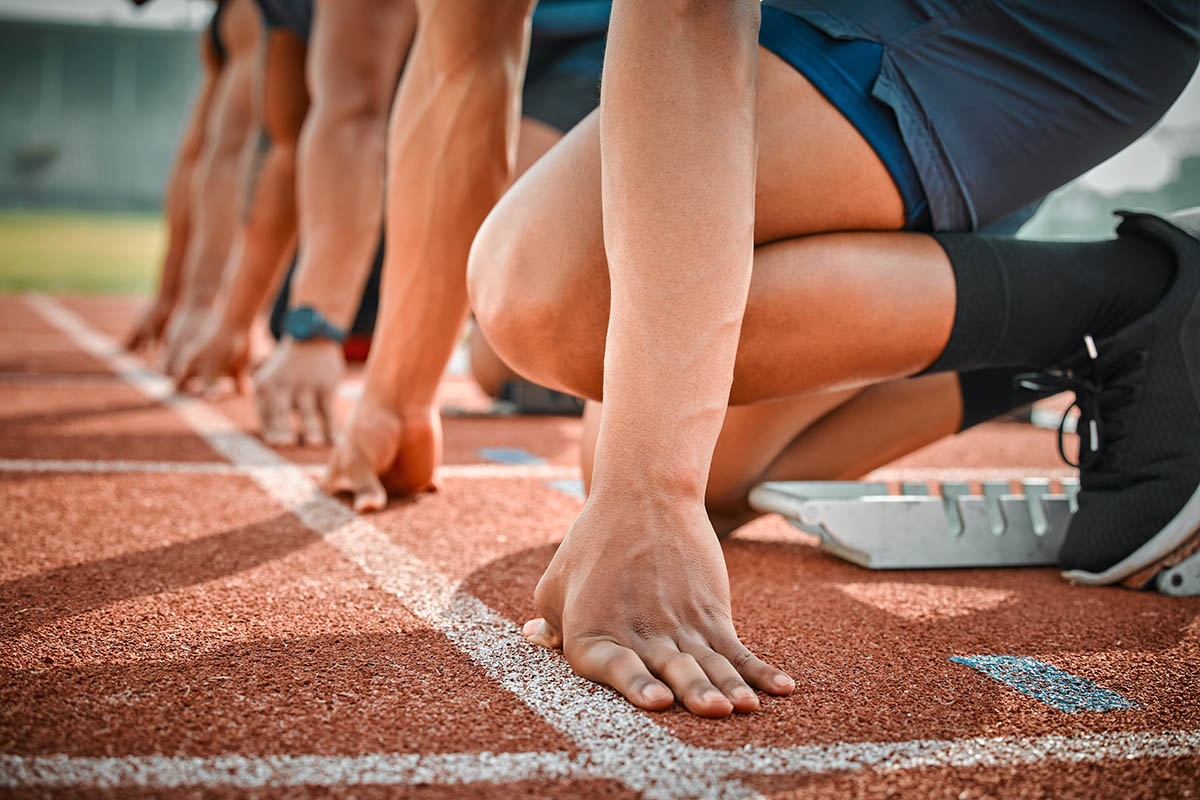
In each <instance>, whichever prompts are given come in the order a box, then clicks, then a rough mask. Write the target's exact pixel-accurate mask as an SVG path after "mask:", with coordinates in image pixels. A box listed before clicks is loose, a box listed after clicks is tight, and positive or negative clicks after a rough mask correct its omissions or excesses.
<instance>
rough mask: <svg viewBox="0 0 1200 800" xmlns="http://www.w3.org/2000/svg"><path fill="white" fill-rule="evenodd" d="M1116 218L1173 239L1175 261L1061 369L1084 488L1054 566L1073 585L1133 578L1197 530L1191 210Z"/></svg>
mask: <svg viewBox="0 0 1200 800" xmlns="http://www.w3.org/2000/svg"><path fill="white" fill-rule="evenodd" d="M1124 216H1125V221H1124V222H1122V223H1121V226H1120V227H1119V228H1118V233H1119V234H1120V235H1122V236H1140V237H1145V238H1149V239H1152V240H1154V241H1156V242H1159V243H1160V244H1162V245H1163V246H1165V247H1168V248H1170V249H1171V251H1172V252H1173V253H1175V256H1176V263H1177V271H1176V275H1175V279H1174V281H1173V282H1172V284H1171V286H1170V288H1169V289H1168V290H1167V293H1166V295H1165V296H1164V297H1163V298H1162V299H1161V300H1160V301H1159V303H1158V305H1157V306H1155V307H1154V309H1152V310H1151V311H1150V312H1149V313H1148V314H1146V315H1145V316H1143V317H1142V318H1141V319H1139V320H1137V321H1135V322H1133V323H1132V324H1130V325H1128V326H1127V327H1126V328H1124V329H1123V330H1121V331H1119V332H1117V333H1116V334H1114V335H1113V336H1111V337H1108V338H1106V339H1100V340H1092V339H1091V338H1090V337H1088V338H1087V339H1086V340H1085V344H1086V349H1085V352H1084V353H1083V354H1081V356H1080V358H1079V365H1078V366H1076V367H1075V368H1074V369H1072V370H1071V371H1070V372H1068V373H1065V374H1064V376H1063V377H1064V378H1065V380H1066V381H1068V383H1069V384H1070V385H1071V388H1074V389H1075V391H1076V402H1077V404H1078V405H1079V407H1080V412H1081V415H1080V420H1079V425H1078V430H1079V443H1080V459H1079V461H1080V485H1081V491H1080V494H1079V510H1078V512H1077V513H1076V514H1075V516H1074V518H1073V519H1072V520H1071V525H1070V528H1069V529H1068V531H1067V537H1066V540H1065V541H1064V543H1063V547H1062V550H1061V551H1060V553H1059V566H1060V567H1061V568H1062V569H1063V570H1064V573H1063V575H1064V577H1065V578H1067V579H1068V580H1070V581H1073V582H1075V583H1082V584H1091V585H1101V584H1112V583H1118V582H1121V583H1124V584H1125V585H1128V586H1131V587H1133V588H1141V587H1142V586H1145V585H1146V584H1147V583H1149V582H1150V580H1152V579H1153V578H1154V576H1155V575H1156V574H1157V573H1158V572H1159V571H1160V570H1161V569H1163V568H1165V567H1168V566H1171V565H1172V564H1173V563H1175V562H1177V561H1178V560H1180V559H1181V558H1183V557H1184V556H1186V554H1187V553H1188V552H1190V549H1192V546H1193V545H1194V543H1195V540H1196V539H1197V531H1198V530H1200V447H1198V446H1197V443H1198V442H1200V208H1196V209H1190V210H1189V211H1185V212H1179V213H1178V214H1175V215H1172V216H1171V217H1170V218H1168V219H1162V218H1159V217H1155V216H1152V215H1149V214H1125V215H1124Z"/></svg>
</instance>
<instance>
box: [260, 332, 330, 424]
mask: <svg viewBox="0 0 1200 800" xmlns="http://www.w3.org/2000/svg"><path fill="white" fill-rule="evenodd" d="M345 372H346V359H345V357H344V356H343V355H342V346H341V345H340V344H339V343H337V342H334V341H331V340H328V339H318V340H314V341H309V342H298V341H296V340H295V339H293V338H291V337H290V336H285V337H284V338H283V339H282V340H280V342H279V344H278V345H276V347H275V351H274V352H272V353H271V356H270V357H269V358H268V359H267V360H266V361H265V362H263V365H262V366H261V367H259V368H258V371H257V372H255V373H254V400H255V403H256V404H257V406H258V419H259V423H260V426H261V430H262V437H263V439H265V440H266V441H267V442H268V443H269V444H296V442H297V441H303V442H304V443H305V444H309V445H314V446H318V447H319V446H321V445H325V444H327V443H328V442H329V441H330V439H331V438H332V437H331V433H332V431H333V394H334V392H335V391H336V390H337V385H338V381H340V380H341V378H342V375H343V374H344V373H345ZM292 412H296V413H297V415H298V417H299V431H297V427H296V422H295V420H293V419H292Z"/></svg>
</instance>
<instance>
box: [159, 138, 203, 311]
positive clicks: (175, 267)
mask: <svg viewBox="0 0 1200 800" xmlns="http://www.w3.org/2000/svg"><path fill="white" fill-rule="evenodd" d="M194 177H195V159H194V158H192V159H188V160H185V159H184V157H183V155H182V154H181V155H180V159H179V161H177V162H176V163H175V167H174V169H172V171H171V177H170V179H169V180H168V182H167V193H166V203H165V206H166V217H167V251H166V254H165V255H164V256H163V261H162V272H161V274H160V275H159V280H158V298H159V301H160V302H164V303H167V304H174V303H175V301H176V299H178V296H179V285H180V283H181V278H182V268H183V258H184V254H185V253H186V252H187V246H188V239H189V234H190V229H191V221H190V218H189V217H190V214H191V209H190V204H189V194H190V191H189V189H190V186H191V182H192V180H194Z"/></svg>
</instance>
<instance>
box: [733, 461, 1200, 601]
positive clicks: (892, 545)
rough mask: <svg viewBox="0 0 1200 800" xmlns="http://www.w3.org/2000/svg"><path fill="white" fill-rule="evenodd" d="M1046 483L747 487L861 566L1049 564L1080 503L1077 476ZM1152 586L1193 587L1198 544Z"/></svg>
mask: <svg viewBox="0 0 1200 800" xmlns="http://www.w3.org/2000/svg"><path fill="white" fill-rule="evenodd" d="M1059 483H1060V485H1061V487H1062V490H1061V491H1058V492H1052V491H1051V483H1050V481H1049V480H1048V479H1045V478H1026V479H1025V480H1022V481H1020V485H1021V493H1020V494H1015V493H1013V491H1012V486H1011V484H1010V483H1009V482H1008V481H983V482H981V487H982V492H981V493H978V494H977V493H975V492H973V491H972V490H971V485H970V484H968V483H965V482H958V481H946V482H944V483H942V484H941V485H940V487H939V488H940V491H939V492H938V494H939V495H940V496H935V495H934V494H932V493H931V492H930V487H929V485H928V484H925V483H919V482H905V483H902V484H901V485H900V491H901V494H899V495H893V494H891V491H890V488H889V486H888V484H886V483H870V482H862V481H778V482H770V483H763V484H760V485H759V486H756V487H755V488H754V489H753V490H752V491H751V492H750V505H751V506H753V507H754V508H755V509H757V510H759V511H763V512H774V513H777V514H781V515H783V516H784V517H785V518H786V519H787V520H788V521H789V522H790V523H792V524H793V525H795V526H796V527H797V528H799V529H801V530H803V531H806V532H808V533H811V534H813V535H815V536H817V537H818V538H819V539H820V546H821V548H822V549H824V550H826V551H827V552H829V553H832V554H833V555H836V556H838V557H839V558H842V559H845V560H846V561H850V562H852V563H854V564H858V565H859V566H861V567H866V568H868V569H945V568H961V567H1041V566H1053V565H1054V564H1055V563H1056V562H1057V558H1058V551H1059V548H1060V547H1061V545H1062V542H1063V539H1064V537H1065V536H1066V533H1067V526H1068V525H1069V524H1070V521H1071V515H1072V514H1074V513H1075V510H1076V509H1077V508H1078V504H1077V498H1078V495H1079V481H1078V480H1075V479H1064V480H1062V481H1060V482H1059ZM1157 585H1158V589H1159V591H1161V592H1163V593H1164V594H1171V595H1196V594H1200V553H1197V554H1195V555H1193V556H1191V557H1190V558H1188V559H1186V560H1185V561H1183V562H1182V563H1180V564H1178V565H1177V566H1174V567H1171V568H1169V569H1165V570H1163V571H1162V573H1160V574H1159V576H1158V579H1157Z"/></svg>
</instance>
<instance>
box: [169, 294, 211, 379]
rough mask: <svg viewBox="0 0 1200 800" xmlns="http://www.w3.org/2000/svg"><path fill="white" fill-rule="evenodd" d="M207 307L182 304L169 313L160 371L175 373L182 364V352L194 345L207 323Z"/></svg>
mask: <svg viewBox="0 0 1200 800" xmlns="http://www.w3.org/2000/svg"><path fill="white" fill-rule="evenodd" d="M209 314H210V311H209V307H208V306H204V305H193V304H182V305H180V306H179V308H177V309H175V312H174V313H173V314H172V315H171V320H170V322H168V323H167V335H166V337H165V339H164V342H163V343H164V344H165V345H166V347H165V348H164V350H163V355H162V371H163V372H165V373H166V374H167V375H175V374H176V373H177V372H178V371H179V368H180V367H181V366H182V362H183V355H184V352H185V351H186V350H187V349H188V348H190V347H193V346H194V345H195V342H196V340H197V339H198V338H199V336H200V332H201V331H203V330H204V327H205V325H207V324H208V318H209Z"/></svg>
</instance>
